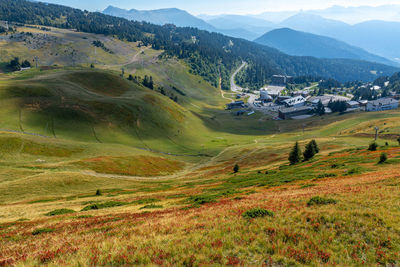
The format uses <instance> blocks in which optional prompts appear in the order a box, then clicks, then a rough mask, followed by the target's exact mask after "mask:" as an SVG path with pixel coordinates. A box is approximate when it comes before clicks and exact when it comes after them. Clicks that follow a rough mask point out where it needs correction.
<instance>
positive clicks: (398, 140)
mask: <svg viewBox="0 0 400 267" xmlns="http://www.w3.org/2000/svg"><path fill="white" fill-rule="evenodd" d="M397 142H399V146H400V137H399V138H397Z"/></svg>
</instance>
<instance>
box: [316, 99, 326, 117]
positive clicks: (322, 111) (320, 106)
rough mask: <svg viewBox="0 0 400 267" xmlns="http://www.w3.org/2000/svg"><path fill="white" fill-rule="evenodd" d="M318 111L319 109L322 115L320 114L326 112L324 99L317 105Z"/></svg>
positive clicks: (319, 113) (318, 111)
mask: <svg viewBox="0 0 400 267" xmlns="http://www.w3.org/2000/svg"><path fill="white" fill-rule="evenodd" d="M316 111H317V113H318V115H320V116H322V115H324V114H325V107H324V105H323V104H322V101H319V102H318V106H317V110H316Z"/></svg>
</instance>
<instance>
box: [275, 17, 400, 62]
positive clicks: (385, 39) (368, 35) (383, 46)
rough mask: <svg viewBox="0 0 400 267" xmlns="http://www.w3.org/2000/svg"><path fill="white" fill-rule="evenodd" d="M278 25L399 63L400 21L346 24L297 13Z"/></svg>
mask: <svg viewBox="0 0 400 267" xmlns="http://www.w3.org/2000/svg"><path fill="white" fill-rule="evenodd" d="M279 28H291V29H294V30H298V31H303V32H308V33H313V34H317V35H323V36H328V37H332V38H335V39H338V40H341V41H344V42H346V43H348V44H350V45H353V46H357V47H361V48H363V49H365V50H367V51H368V52H370V53H373V54H376V55H379V56H382V57H386V58H388V59H390V60H396V61H398V62H400V22H387V21H366V22H363V23H359V24H355V25H350V24H347V23H344V22H341V21H337V20H332V19H326V18H323V17H321V16H319V15H314V14H309V13H300V14H297V15H295V16H292V17H290V18H288V19H286V20H285V21H283V22H281V23H280V24H279Z"/></svg>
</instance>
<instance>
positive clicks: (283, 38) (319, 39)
mask: <svg viewBox="0 0 400 267" xmlns="http://www.w3.org/2000/svg"><path fill="white" fill-rule="evenodd" d="M255 42H257V43H259V44H263V45H267V46H270V47H274V48H276V49H278V50H280V51H282V52H284V53H286V54H289V55H294V56H313V57H318V58H349V59H358V60H366V61H371V62H379V63H382V64H387V65H393V64H396V63H394V62H393V61H390V60H388V59H386V58H383V57H379V56H376V55H373V54H371V53H368V52H367V51H365V50H363V49H361V48H358V47H355V46H351V45H348V44H346V43H345V42H342V41H338V40H336V39H333V38H330V37H325V36H320V35H315V34H311V33H306V32H300V31H295V30H292V29H289V28H282V29H276V30H272V31H270V32H268V33H266V34H265V35H263V36H261V37H260V38H258V39H257V40H255Z"/></svg>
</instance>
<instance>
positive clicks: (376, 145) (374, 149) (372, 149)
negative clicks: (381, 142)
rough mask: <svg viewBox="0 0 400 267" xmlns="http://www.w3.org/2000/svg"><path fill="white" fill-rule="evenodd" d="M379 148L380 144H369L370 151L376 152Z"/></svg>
mask: <svg viewBox="0 0 400 267" xmlns="http://www.w3.org/2000/svg"><path fill="white" fill-rule="evenodd" d="M377 148H378V144H377V143H376V142H373V143H371V144H369V147H368V150H369V151H376V150H377Z"/></svg>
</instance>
